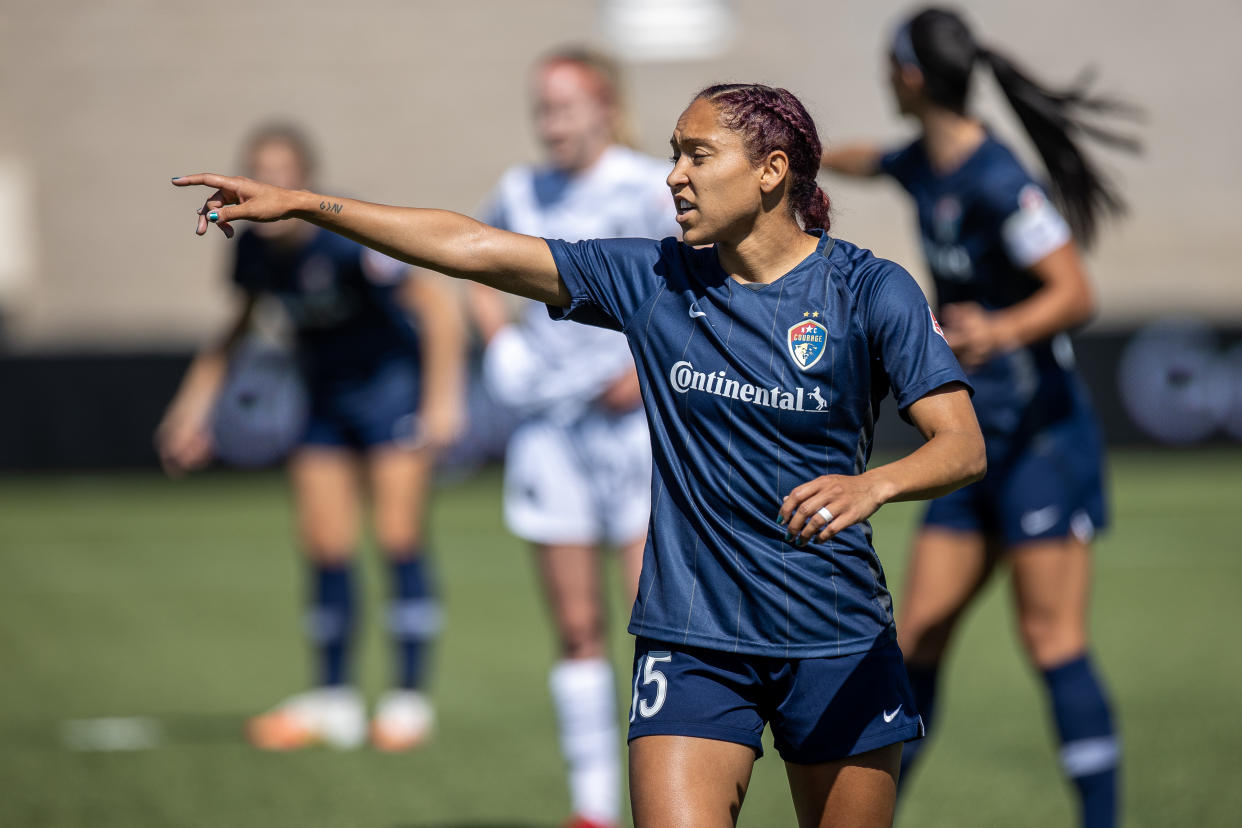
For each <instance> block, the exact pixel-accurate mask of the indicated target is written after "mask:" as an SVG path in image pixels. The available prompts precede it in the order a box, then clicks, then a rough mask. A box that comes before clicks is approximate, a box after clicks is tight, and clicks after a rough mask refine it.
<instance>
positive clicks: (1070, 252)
mask: <svg viewBox="0 0 1242 828" xmlns="http://www.w3.org/2000/svg"><path fill="white" fill-rule="evenodd" d="M1027 272H1029V273H1030V274H1031V275H1032V276H1034V277H1035V278H1036V279H1038V280H1039V281H1040V283H1041V285H1040V287H1039V289H1038V290H1036V291H1035V292H1034V293H1033V294H1031V295H1030V297H1028V298H1027V299H1024V300H1023V301H1021V302H1018V303H1017V304H1016V305H1011V306H1009V307H1007V308H1004V309H1002V310H997V311H992V312H989V311H986V310H984V309H983V308H982V307H980V306H979V305H977V304H975V303H974V302H961V303H955V304H951V305H945V306H944V307H943V308H941V316H942V320H941V321H942V322H943V323H944V332H945V337H946V338H947V339H948V341H949V345H950V346H952V348H953V352H954V353H955V354H957V358H958V359H959V360H961V363H962V365H963V366H964V367H965V368H968V369H969V368H974V367H977V366H979V365H982V364H983V363H984V362H987V361H988V360H989V359H990V358H991V357H992V356H994V355H996V354H997V353H1001V352H1003V351H1011V350H1016V349H1018V348H1022V347H1024V346H1026V345H1029V344H1031V343H1032V342H1040V341H1043V340H1045V339H1049V338H1051V337H1053V336H1055V335H1056V334H1059V333H1061V332H1062V331H1066V330H1070V329H1071V328H1076V327H1078V326H1079V325H1082V324H1084V323H1086V322H1087V321H1089V320H1090V319H1091V317H1092V316H1093V315H1094V314H1095V294H1094V292H1093V291H1092V289H1091V283H1090V281H1089V280H1088V279H1087V273H1086V269H1085V268H1084V267H1083V263H1082V257H1081V256H1079V254H1078V249H1077V247H1075V246H1074V243H1073V242H1072V241H1071V242H1066V243H1065V244H1063V245H1061V246H1060V247H1059V248H1057V249H1056V250H1054V251H1052V252H1051V253H1049V254H1048V255H1047V256H1045V257H1043V258H1042V259H1040V260H1039V261H1038V262H1035V263H1034V264H1033V265H1031V266H1030V267H1029V268H1028V269H1027Z"/></svg>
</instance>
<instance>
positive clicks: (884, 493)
mask: <svg viewBox="0 0 1242 828" xmlns="http://www.w3.org/2000/svg"><path fill="white" fill-rule="evenodd" d="M907 413H908V414H909V416H910V421H911V422H913V423H914V425H915V427H916V428H918V430H919V432H921V433H922V435H923V438H924V439H925V440H926V442H924V443H923V445H922V446H920V447H919V448H918V449H917V450H915V451H913V452H911V453H910V454H908V455H906V456H905V457H903V458H901V459H900V460H896V461H894V462H892V463H888V464H885V465H883V466H877V467H875V468H874V469H869V470H868V471H866V472H864V473H862V474H860V475H842V474H827V475H824V476H822V477H817V478H815V479H814V480H811V481H809V482H807V483H803V484H802V485H801V486H798V487H796V488H794V489H793V491H791V492H790V493H789V495H788V496H787V497H786V498H785V500H784V502H783V503H782V504H781V509H780V512H779V513H778V515H777V522H778V523H780V524H787V527H786V530H785V531H786V533H787V534H786V540H793V542H794V543H796V544H797V545H798V546H804V545H806V544H807V543H808V542H809V541H811V540H812V539H814V540H816V541H821V542H822V541H826V540H828V539H829V538H831V537H832V536H833V535H836V534H837V533H838V532H840V531H842V530H843V529H846V528H847V527H850V526H853V525H854V524H855V523H859V522H861V521H864V520H866V519H867V518H869V517H871V515H873V514H875V512H876V510H877V509H879V508H880V507H881V506H883V505H884V504H885V503H890V502H893V501H902V500H927V499H930V498H934V497H941V496H942V495H946V494H948V493H949V492H951V491H953V490H954V489H958V488H961V487H962V486H965V485H966V484H968V483H973V482H974V481H976V480H979V479H980V478H981V477H983V474H984V472H985V471H986V469H987V460H986V458H985V455H984V446H983V434H982V433H980V431H979V423H978V421H977V420H976V419H975V409H974V407H973V406H972V405H971V403H970V395H969V394H968V393H967V391H966V389H965V388H963V387H962V386H961V384H959V383H950V384H949V385H945V386H942V387H940V388H938V389H936V390H935V391H932V392H931V393H930V394H927V395H926V396H924V397H921V398H919V399H918V400H915V401H914V402H913V403H911V404H910V407H909V408H908V409H907ZM820 509H827V510H828V512H829V513H830V514H831V515H832V520H830V521H829V520H825V519H824V517H823V515H821V514H819V510H820Z"/></svg>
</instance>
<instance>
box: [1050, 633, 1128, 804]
mask: <svg viewBox="0 0 1242 828" xmlns="http://www.w3.org/2000/svg"><path fill="white" fill-rule="evenodd" d="M1044 681H1045V682H1046V683H1047V685H1048V695H1049V700H1050V701H1051V703H1052V715H1053V718H1054V719H1055V721H1056V727H1057V735H1058V736H1059V737H1060V740H1061V767H1062V768H1063V769H1064V770H1065V774H1066V775H1067V776H1068V777H1069V778H1070V779H1071V780H1072V781H1073V783H1074V785H1075V786H1076V787H1077V788H1078V796H1079V801H1080V805H1081V815H1082V825H1083V826H1084V828H1104V826H1113V825H1116V824H1117V816H1118V813H1117V808H1118V801H1117V800H1118V787H1119V786H1118V781H1119V776H1120V774H1119V768H1120V764H1121V749H1120V742H1119V740H1118V739H1117V734H1116V732H1115V730H1114V729H1113V716H1112V711H1111V710H1110V708H1109V703H1108V697H1107V696H1106V695H1105V693H1104V687H1103V685H1101V683H1100V681H1099V679H1097V678H1096V676H1095V672H1094V671H1093V670H1092V669H1091V662H1090V659H1088V657H1087V656H1086V655H1083V656H1081V657H1079V658H1076V659H1074V660H1073V661H1070V662H1068V663H1066V664H1062V665H1060V666H1058V667H1053V668H1052V669H1049V670H1045V671H1044Z"/></svg>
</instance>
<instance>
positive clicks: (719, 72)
mask: <svg viewBox="0 0 1242 828" xmlns="http://www.w3.org/2000/svg"><path fill="white" fill-rule="evenodd" d="M656 5H658V4H656ZM666 5H668V6H669V7H670V8H671V7H672V6H673V5H676V6H679V7H698V9H699V11H698V12H694V9H693V8H691V12H693V13H688V14H685V13H683V14H681V16H680V17H679V16H678V15H677V14H674V13H672V12H670V13H669V14H671V17H670V18H669V19H670V20H672V21H673V22H672V23H670V24H667V26H666V27H665V28H666V29H669V28H671V29H674V30H675V29H676V28H677V27H678V26H681V25H687V24H684V23H680V22H678V21H683V20H695V19H703V20H708V21H709V22H710V23H711V25H712V26H715V27H717V30H718V31H719V32H720V33H721V34H720V38H721V42H720V43H719V44H717V47H716V48H711V44H706V45H705V44H704V43H703V42H702V38H698V39H697V40H696V38H695V37H694V36H689V37H687V38H686V39H685V44H686V45H685V46H684V48H683V49H682V50H681V51H680V52H679V51H677V48H678V47H677V45H676V39H675V38H674V39H672V45H670V39H662V38H660V37H658V36H657V35H659V29H658V28H657V29H654V30H652V29H650V28H648V29H647V30H644V29H643V25H645V24H644V21H645V20H648V18H644V17H643V15H644V14H646V15H648V16H649V15H650V14H653V13H655V12H653V11H652V9H653V8H655V6H653V4H652V3H650V2H646V0H608V2H585V0H583V1H581V2H564V0H555V1H554V0H523V2H510V1H509V0H452V1H450V0H422V1H421V2H397V1H396V0H358V2H355V3H351V4H347V5H341V4H327V3H322V2H306V1H305V0H301V1H300V2H293V0H270V1H269V2H264V3H249V2H238V0H221V2H218V3H213V4H210V5H194V4H185V3H145V2H138V0H95V2H85V0H82V2H70V1H69V0H50V1H49V2H40V3H36V2H33V1H32V0H14V2H10V3H6V6H5V10H4V13H3V15H2V16H0V171H3V175H2V176H0V209H2V210H3V211H4V212H5V213H6V214H5V215H3V216H0V224H2V225H3V229H4V232H3V233H0V239H3V240H4V246H5V250H4V251H0V312H2V315H3V320H4V324H3V330H4V331H5V337H4V339H5V341H6V347H8V348H9V349H12V350H18V351H31V350H62V349H78V350H81V349H106V350H116V349H131V348H147V347H151V346H159V347H185V346H189V345H190V344H192V343H194V342H197V341H200V340H201V339H202V337H204V336H206V335H207V334H208V333H209V332H210V331H211V330H213V329H214V328H215V327H216V326H217V325H218V324H219V323H220V320H221V319H222V317H223V315H224V314H225V313H226V310H227V304H228V294H229V290H228V287H227V284H226V278H225V276H224V274H223V272H222V270H223V268H224V266H225V262H226V259H227V256H228V251H229V244H228V243H227V242H225V241H224V240H223V239H222V238H217V237H216V234H215V233H213V234H212V235H211V236H210V237H208V238H206V239H198V238H195V237H194V236H193V235H192V233H191V232H190V231H191V227H192V215H191V211H192V210H193V209H194V208H195V206H196V205H195V203H194V198H195V197H194V195H192V194H189V193H185V192H177V191H174V190H173V189H172V187H170V186H169V184H168V179H169V177H170V176H173V175H179V174H185V173H189V172H196V171H200V170H203V169H213V170H226V171H227V170H235V169H237V167H238V154H237V150H238V145H239V142H240V140H241V139H242V137H243V136H244V135H245V134H246V133H247V132H248V131H249V130H250V129H251V127H253V126H254V125H255V124H257V123H259V122H261V121H264V120H267V119H270V118H273V117H279V118H282V119H292V120H295V121H298V122H300V123H302V124H304V125H305V127H306V128H307V129H308V131H309V132H310V133H311V134H312V136H313V137H314V139H315V140H316V142H317V144H318V146H319V149H320V155H321V158H322V164H321V176H320V179H321V186H322V187H323V188H326V189H329V190H331V191H333V192H339V193H343V194H357V195H360V196H364V197H368V198H372V199H375V200H380V201H387V202H397V203H407V204H426V205H437V206H444V207H449V208H453V209H458V210H464V211H469V210H470V209H472V208H473V207H474V206H475V205H476V204H477V203H478V200H479V199H480V197H481V196H482V195H483V194H484V193H485V192H486V191H487V189H488V188H489V187H490V186H491V184H492V183H493V182H494V181H495V180H496V177H497V176H498V174H499V173H500V171H501V170H502V169H503V168H504V167H506V166H507V165H509V164H510V163H513V162H515V161H521V160H527V159H531V158H533V157H535V155H536V147H535V146H534V143H533V140H532V138H531V135H530V130H529V128H528V123H527V116H528V104H527V101H526V91H527V90H526V85H527V81H528V71H527V70H528V67H529V65H530V62H531V60H532V58H533V57H534V56H536V55H538V54H539V53H540V52H541V51H543V50H545V49H547V48H550V47H553V46H557V45H562V44H565V43H569V42H579V41H585V42H590V43H593V44H596V45H601V44H602V45H607V44H606V43H605V41H606V40H607V39H608V36H609V35H610V36H611V37H612V38H613V39H615V40H616V41H617V42H619V43H625V44H627V45H628V47H629V48H631V49H633V50H634V54H635V55H636V56H637V57H639V58H641V60H634V61H631V63H630V64H629V69H630V80H631V83H630V97H631V100H632V104H633V108H634V112H635V117H636V120H637V123H638V126H639V135H640V137H641V144H642V148H643V149H645V150H647V151H649V152H651V153H654V154H661V155H662V154H663V153H664V152H665V146H666V141H667V135H668V132H669V130H670V128H671V126H672V124H673V121H674V119H675V118H676V115H677V113H678V112H679V111H680V109H681V108H682V107H683V106H684V104H685V103H686V101H687V99H688V97H689V96H690V95H691V93H692V92H693V91H694V90H695V89H696V88H698V87H700V86H702V85H704V84H706V83H708V82H712V81H716V80H725V79H733V80H736V79H755V80H761V81H765V82H768V83H774V84H779V85H784V86H788V87H789V88H791V89H793V90H794V91H795V92H796V93H797V94H799V95H800V96H801V97H802V98H803V99H804V100H805V101H806V103H807V104H808V107H809V108H810V109H811V111H812V114H814V115H815V116H816V118H817V120H818V122H819V124H820V126H821V129H822V130H823V132H824V134H825V137H826V138H827V139H828V140H829V141H832V140H844V139H849V138H853V137H876V138H881V139H886V140H890V141H893V142H896V141H899V140H901V139H902V137H903V136H904V135H907V134H908V132H909V127H908V125H906V124H903V123H902V122H901V121H900V119H899V118H898V117H897V116H896V115H895V113H894V112H893V108H892V106H891V104H890V102H889V99H888V96H887V92H886V90H885V88H884V86H883V68H882V63H881V57H882V53H883V48H884V47H883V44H884V41H885V38H886V35H887V32H888V30H889V28H890V26H891V25H892V23H893V21H894V19H895V18H896V17H897V16H898V15H900V14H901V13H902V12H903V11H904V10H905V9H907V8H909V4H906V3H894V2H883V1H881V0H877V2H872V3H843V2H841V3H829V2H818V3H811V2H805V0H736V1H735V2H710V0H683V1H682V2H680V3H676V4H672V3H667V4H666ZM956 5H958V6H959V7H962V8H964V9H965V10H966V11H967V12H968V13H969V15H970V17H971V19H972V20H973V21H974V23H975V26H976V29H977V31H978V32H979V33H980V34H981V35H982V36H983V37H984V38H985V39H987V40H988V41H990V42H992V43H995V44H998V45H1000V46H1002V47H1003V48H1005V49H1006V50H1008V51H1010V52H1011V53H1012V54H1013V55H1014V56H1015V57H1016V58H1018V59H1019V60H1020V61H1021V62H1022V63H1024V64H1025V65H1027V66H1029V67H1032V68H1033V69H1034V70H1036V71H1037V73H1038V74H1039V75H1041V76H1042V77H1044V78H1045V79H1047V80H1048V81H1050V82H1055V81H1063V82H1064V81H1069V80H1071V79H1072V78H1074V77H1075V76H1076V75H1077V73H1078V71H1079V70H1080V69H1082V68H1083V67H1085V66H1087V65H1089V64H1090V65H1095V66H1097V67H1098V68H1099V69H1100V74H1101V77H1102V79H1103V88H1105V89H1106V90H1107V91H1111V92H1116V93H1118V94H1121V95H1124V96H1125V97H1127V98H1129V99H1132V100H1133V101H1135V102H1137V103H1139V104H1140V105H1141V106H1142V107H1143V108H1144V109H1145V111H1146V113H1147V122H1146V124H1145V125H1144V126H1143V127H1142V128H1141V133H1142V137H1143V140H1144V141H1145V143H1146V147H1147V149H1146V152H1145V154H1144V155H1143V156H1141V157H1138V158H1127V157H1120V156H1102V157H1103V158H1104V161H1105V163H1106V164H1107V166H1108V167H1109V168H1110V169H1112V170H1114V171H1115V172H1116V173H1117V174H1118V176H1119V178H1120V180H1121V181H1122V182H1123V185H1124V190H1125V193H1126V195H1127V197H1128V198H1129V200H1130V203H1131V205H1132V213H1131V215H1130V217H1129V219H1128V220H1127V221H1125V222H1124V223H1122V224H1120V225H1116V226H1112V227H1109V228H1107V229H1106V231H1105V232H1104V234H1103V238H1102V242H1101V244H1100V245H1099V248H1098V250H1096V251H1094V252H1093V254H1092V256H1091V258H1090V264H1091V270H1092V273H1093V276H1094V278H1095V281H1096V283H1097V284H1098V286H1099V289H1100V294H1101V298H1102V309H1103V310H1102V314H1101V317H1100V320H1099V321H1098V322H1097V323H1096V324H1097V325H1098V326H1103V327H1110V326H1113V327H1116V326H1123V325H1128V324H1131V323H1134V322H1136V321H1139V320H1142V319H1146V318H1149V317H1153V316H1162V315H1167V314H1183V315H1191V316H1196V317H1199V318H1202V319H1206V320H1208V321H1209V322H1212V323H1228V322H1229V321H1231V320H1233V321H1236V320H1237V319H1239V317H1240V316H1242V280H1239V279H1238V278H1237V276H1236V270H1237V267H1238V265H1237V263H1238V262H1239V261H1240V260H1242V233H1240V232H1239V222H1238V219H1237V205H1238V203H1239V201H1240V200H1242V156H1240V155H1239V154H1238V152H1237V144H1238V139H1237V136H1238V133H1239V128H1240V127H1242V109H1240V108H1239V107H1238V106H1237V105H1236V101H1237V96H1238V90H1237V85H1238V82H1239V81H1242V52H1239V51H1238V50H1237V49H1236V48H1235V44H1234V42H1233V41H1234V39H1235V38H1236V34H1237V32H1239V31H1242V6H1239V4H1238V3H1236V2H1234V0H1191V2H1188V3H1183V4H1181V5H1179V6H1178V7H1177V13H1176V15H1175V16H1174V15H1171V14H1170V7H1169V5H1168V4H1167V3H1156V2H1151V1H1150V0H1147V1H1146V2H1123V0H1101V1H1100V2H1094V3H1081V2H1073V0H1048V2H1044V3H1039V4H1031V3H1027V2H1016V1H1014V2H1010V1H1009V0H1005V2H982V0H971V2H962V3H957V4H956ZM639 7H646V9H645V10H644V9H643V8H639ZM705 10H706V11H705ZM682 11H683V12H684V9H683V10H682ZM696 14H698V15H699V16H698V17H696ZM635 15H637V17H635ZM704 15H706V16H704ZM648 22H649V21H648ZM627 26H628V28H625V27H627ZM618 27H620V28H618ZM644 31H646V34H644ZM605 33H609V35H606V34H605ZM688 34H689V35H694V34H695V33H693V32H691V33H688ZM644 37H646V38H647V39H646V40H643V38H644ZM644 44H645V45H644ZM979 100H980V108H981V110H982V111H983V113H984V114H985V116H986V117H987V118H988V120H989V122H990V123H992V124H993V126H994V127H995V128H996V129H997V130H998V131H999V132H1001V133H1002V134H1005V135H1007V136H1010V137H1012V136H1014V134H1015V130H1014V122H1013V120H1012V118H1011V117H1010V115H1009V114H1008V112H1007V111H1006V110H1005V108H1004V106H1003V105H1001V104H999V103H998V99H997V96H996V94H995V91H994V90H993V89H991V88H990V85H989V84H984V88H983V89H982V90H981V94H980V96H979ZM826 183H827V184H828V189H829V192H830V195H831V196H832V198H833V201H834V204H835V210H836V212H835V218H834V222H835V223H834V227H835V232H837V233H838V234H840V235H842V236H845V237H848V238H850V239H852V240H855V241H857V242H860V243H862V244H865V245H867V246H870V247H872V248H874V249H875V250H877V251H878V252H880V253H881V254H883V255H886V256H888V257H890V258H894V259H897V260H898V261H901V262H903V263H905V264H907V266H909V267H910V269H911V270H912V271H914V272H916V273H919V272H920V271H921V269H922V264H921V260H920V257H919V255H918V251H917V247H916V244H915V239H914V232H913V223H912V218H911V214H910V208H909V205H908V204H907V203H906V201H905V199H904V198H903V197H902V196H901V195H900V194H899V193H897V192H896V190H895V188H894V187H891V186H887V185H882V186H876V187H867V186H858V185H851V184H846V183H841V182H838V181H828V182H826Z"/></svg>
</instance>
